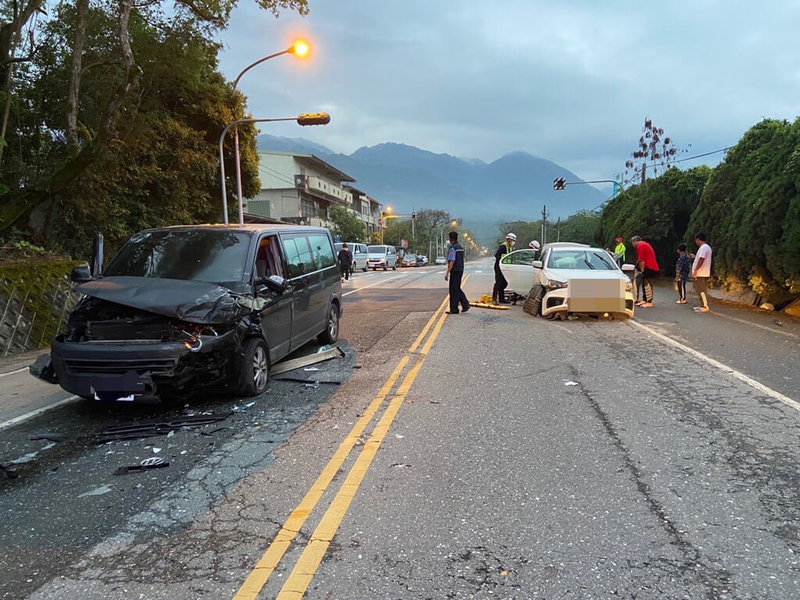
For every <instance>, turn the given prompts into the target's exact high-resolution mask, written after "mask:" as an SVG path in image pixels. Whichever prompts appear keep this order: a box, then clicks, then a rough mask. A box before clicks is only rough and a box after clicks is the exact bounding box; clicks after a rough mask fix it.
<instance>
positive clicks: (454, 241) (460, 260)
mask: <svg viewBox="0 0 800 600" xmlns="http://www.w3.org/2000/svg"><path fill="white" fill-rule="evenodd" d="M448 237H449V238H450V250H448V252H447V272H446V273H445V274H444V280H445V281H448V280H449V281H450V310H448V311H447V314H448V315H457V314H458V305H459V304H460V305H461V312H467V311H468V310H469V300H467V296H466V294H465V293H464V291H463V290H462V289H461V278H462V277H463V276H464V248H462V247H461V244H459V243H458V232H455V231H451V232H450V233H449V234H448Z"/></svg>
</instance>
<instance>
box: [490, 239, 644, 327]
mask: <svg viewBox="0 0 800 600" xmlns="http://www.w3.org/2000/svg"><path fill="white" fill-rule="evenodd" d="M633 269H634V266H633V265H628V264H626V265H622V269H620V268H619V266H617V263H616V262H615V261H614V256H613V255H612V254H611V253H609V252H608V251H606V250H603V249H602V248H593V247H591V246H587V245H585V244H573V243H553V244H546V245H545V246H544V247H543V248H542V250H541V258H539V257H538V256H537V252H536V251H535V250H528V249H525V250H516V251H514V252H511V253H510V254H507V255H506V256H504V257H503V259H502V260H501V261H500V270H501V271H502V273H503V276H504V277H505V278H506V280H507V281H508V283H509V286H510V287H511V288H512V289H514V290H516V291H517V292H518V293H519V292H524V291H525V290H530V291H529V292H528V294H527V298H526V299H525V304H524V305H523V310H525V312H528V313H530V314H533V315H535V314H541V315H542V316H545V317H548V318H554V317H559V318H562V319H563V318H566V317H567V315H569V314H572V313H581V314H589V315H594V316H621V317H633V300H634V299H633V287H632V284H631V280H630V276H629V275H628V273H632V272H633Z"/></svg>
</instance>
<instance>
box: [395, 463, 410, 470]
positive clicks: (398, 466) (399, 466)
mask: <svg viewBox="0 0 800 600" xmlns="http://www.w3.org/2000/svg"><path fill="white" fill-rule="evenodd" d="M390 466H391V467H392V468H396V469H410V468H411V465H409V464H407V463H393V464H392V465H390Z"/></svg>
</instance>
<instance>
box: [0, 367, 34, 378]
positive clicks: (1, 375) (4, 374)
mask: <svg viewBox="0 0 800 600" xmlns="http://www.w3.org/2000/svg"><path fill="white" fill-rule="evenodd" d="M27 370H28V367H22V368H20V369H17V370H16V371H9V372H8V373H0V377H5V376H6V375H13V374H14V373H22V371H27Z"/></svg>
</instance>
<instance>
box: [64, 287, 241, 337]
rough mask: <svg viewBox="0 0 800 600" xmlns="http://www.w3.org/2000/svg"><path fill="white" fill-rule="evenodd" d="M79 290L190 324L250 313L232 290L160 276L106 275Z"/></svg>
mask: <svg viewBox="0 0 800 600" xmlns="http://www.w3.org/2000/svg"><path fill="white" fill-rule="evenodd" d="M75 289H76V291H77V292H79V293H81V294H85V295H87V296H92V297H93V298H99V299H101V300H106V301H108V302H114V303H116V304H121V305H123V306H131V307H133V308H138V309H141V310H146V311H148V312H152V313H155V314H159V315H164V316H165V317H174V318H176V319H179V320H181V321H187V322H189V323H200V324H204V325H211V324H214V323H231V322H233V321H235V320H236V319H238V318H240V317H242V316H243V315H245V314H247V313H248V312H249V310H251V309H248V308H247V307H245V306H242V305H241V304H240V303H239V302H237V299H236V298H235V297H234V295H232V294H231V292H230V290H228V289H226V288H224V287H222V286H219V285H215V284H213V283H204V282H201V281H189V280H184V279H160V278H157V277H126V276H115V277H104V278H103V279H97V280H94V281H89V282H86V283H83V284H81V285H79V286H77V287H76V288H75Z"/></svg>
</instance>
